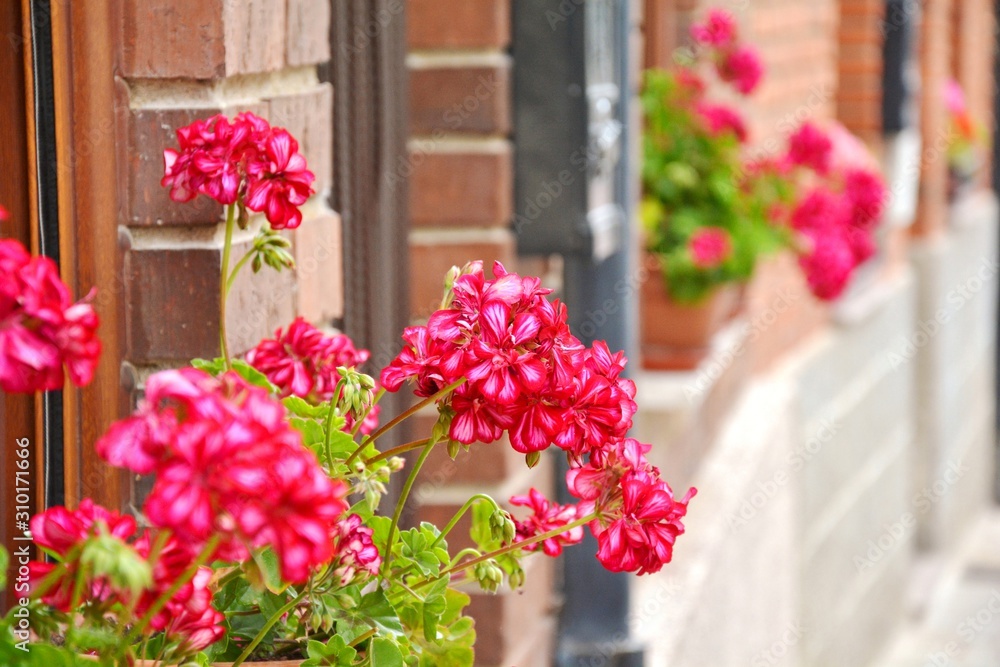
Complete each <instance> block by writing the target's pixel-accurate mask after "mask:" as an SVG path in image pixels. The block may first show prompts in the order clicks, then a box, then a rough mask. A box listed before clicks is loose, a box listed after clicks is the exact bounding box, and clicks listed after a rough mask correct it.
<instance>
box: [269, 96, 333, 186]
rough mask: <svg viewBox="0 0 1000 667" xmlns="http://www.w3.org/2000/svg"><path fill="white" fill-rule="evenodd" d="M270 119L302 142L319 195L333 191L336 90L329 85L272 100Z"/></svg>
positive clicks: (302, 149) (302, 150)
mask: <svg viewBox="0 0 1000 667" xmlns="http://www.w3.org/2000/svg"><path fill="white" fill-rule="evenodd" d="M268 102H269V111H268V120H269V121H270V123H271V124H272V125H274V126H277V127H284V128H285V129H287V130H288V131H289V132H291V133H292V136H294V137H295V138H296V139H298V142H299V150H300V151H301V152H302V155H303V156H305V158H306V163H307V164H308V165H309V169H311V170H312V172H313V173H314V174H316V182H315V183H314V184H313V187H314V188H315V190H316V191H317V192H324V191H326V190H329V189H330V187H331V186H332V178H333V88H332V87H331V86H330V85H329V84H326V83H321V84H318V85H316V86H315V87H312V88H308V89H305V90H301V91H297V92H295V93H292V94H288V95H281V96H280V97H272V98H271V99H270V100H269V101H268Z"/></svg>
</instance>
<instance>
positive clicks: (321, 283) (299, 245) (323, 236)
mask: <svg viewBox="0 0 1000 667" xmlns="http://www.w3.org/2000/svg"><path fill="white" fill-rule="evenodd" d="M293 250H294V253H295V264H296V266H295V275H296V289H297V292H296V294H297V296H298V299H297V304H296V305H297V308H296V309H297V311H298V314H299V315H302V316H303V317H304V318H306V319H307V320H309V321H310V322H324V323H328V322H331V321H333V320H334V319H336V318H339V317H340V316H342V315H343V313H344V263H343V245H342V239H341V227H340V216H339V215H337V214H336V213H333V212H331V213H330V214H329V215H323V216H320V217H315V218H307V219H306V220H304V221H303V222H302V224H301V225H300V226H299V228H298V229H296V230H295V245H294V248H293Z"/></svg>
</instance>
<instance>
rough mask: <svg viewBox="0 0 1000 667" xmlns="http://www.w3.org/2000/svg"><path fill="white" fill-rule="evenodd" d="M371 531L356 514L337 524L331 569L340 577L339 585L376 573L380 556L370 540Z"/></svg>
mask: <svg viewBox="0 0 1000 667" xmlns="http://www.w3.org/2000/svg"><path fill="white" fill-rule="evenodd" d="M372 533H373V531H372V529H371V528H369V527H368V526H365V525H364V524H363V523H362V521H361V517H360V516H358V515H357V514H352V515H350V516H349V517H347V518H346V519H343V520H342V521H341V522H340V523H339V524H338V525H337V535H336V538H335V546H334V557H333V571H334V574H336V575H337V576H338V577H339V578H340V585H341V586H347V585H348V584H350V583H352V582H354V581H357V580H360V579H364V578H366V577H374V576H376V575H377V574H378V570H379V567H381V566H382V557H381V556H380V555H379V552H378V547H376V546H375V543H374V542H372Z"/></svg>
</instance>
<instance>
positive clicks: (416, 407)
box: [346, 378, 466, 465]
mask: <svg viewBox="0 0 1000 667" xmlns="http://www.w3.org/2000/svg"><path fill="white" fill-rule="evenodd" d="M465 382H466V378H462V379H461V380H456V381H455V382H452V383H451V384H450V385H448V386H447V387H445V388H444V389H442V390H441V391H439V392H437V393H436V394H434V395H433V396H428V397H427V398H425V399H424V400H422V401H420V402H419V403H417V404H416V405H414V406H413V407H411V408H410V409H409V410H406V411H405V412H402V413H400V414H399V415H398V416H397V417H396V418H395V419H393V420H392V421H390V422H389V423H388V424H386V425H385V426H383V427H382V428H380V429H379V430H377V431H375V432H374V433H372V434H371V435H369V436H368V437H367V438H365V439H364V440H363V441H362V442H361V444H360V445H358V448H357V449H355V450H354V453H353V454H351V455H350V456H349V457H347V461H346V463H347V465H350V464H351V462H352V461H354V459H356V458H358V456H359V455H360V454H361V452H362V451H364V448H365V447H367V446H368V445H369V444H371V443H373V442H375V441H376V440H378V439H379V438H381V437H382V436H383V435H385V433H386V432H387V431H388V430H389V429H391V428H393V427H394V426H396V425H397V424H399V423H400V422H401V421H403V420H405V419H408V418H409V417H412V416H413V415H415V414H416V413H418V412H420V410H422V409H423V408H424V407H425V406H428V405H430V404H431V403H433V402H434V401H436V400H438V399H439V398H442V397H443V396H446V395H447V394H448V393H449V392H451V391H454V390H455V389H458V388H459V387H461V386H462V385H463V384H465Z"/></svg>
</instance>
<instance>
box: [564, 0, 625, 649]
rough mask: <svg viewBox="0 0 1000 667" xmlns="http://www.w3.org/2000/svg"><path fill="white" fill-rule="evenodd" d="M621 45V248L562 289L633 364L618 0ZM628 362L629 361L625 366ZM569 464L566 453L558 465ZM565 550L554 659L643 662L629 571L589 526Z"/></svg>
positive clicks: (589, 326)
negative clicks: (610, 557) (632, 618)
mask: <svg viewBox="0 0 1000 667" xmlns="http://www.w3.org/2000/svg"><path fill="white" fill-rule="evenodd" d="M615 12H616V19H617V20H616V21H615V25H616V34H615V35H614V36H613V39H614V42H615V45H616V49H617V51H618V58H617V68H616V69H617V71H616V75H617V78H618V83H619V86H620V90H621V95H620V100H619V103H618V120H619V121H620V122H621V124H622V128H623V129H622V136H621V138H620V142H621V144H620V145H621V150H622V152H621V157H620V158H619V160H618V164H617V166H616V170H615V190H616V196H615V203H616V204H617V205H618V206H619V207H620V209H621V215H622V217H623V220H624V224H622V225H620V226H619V227H618V234H619V238H618V244H617V251H616V252H615V253H614V254H612V255H611V256H609V257H608V258H606V259H604V260H603V261H596V262H595V261H594V260H593V259H591V258H590V257H585V256H580V255H567V256H566V258H565V270H564V293H565V299H566V303H567V305H568V306H569V311H570V321H569V324H570V327H571V328H572V330H573V331H574V333H576V335H577V336H578V337H579V338H580V339H581V341H583V343H584V344H590V343H592V342H593V341H595V340H604V341H607V343H608V346H609V347H610V348H611V349H612V350H624V351H625V353H626V355H627V356H629V357H630V358H631V359H632V360H633V363H632V366H631V367H633V368H634V367H635V363H636V361H637V359H635V358H634V356H635V355H634V352H635V350H636V346H635V340H636V319H637V301H638V300H637V294H636V286H635V284H634V281H632V280H630V279H629V273H630V270H631V267H634V266H635V261H634V258H633V257H632V254H633V245H634V238H633V233H632V225H631V220H632V217H633V213H634V211H633V208H634V207H633V196H634V185H633V183H632V178H633V177H634V174H633V173H632V169H631V167H632V159H633V150H632V149H633V146H634V144H633V136H632V135H633V134H634V133H635V132H636V131H637V130H638V128H634V127H632V126H631V125H630V115H629V112H630V103H631V99H630V98H631V95H632V91H633V90H634V87H633V83H634V82H633V81H632V80H631V68H630V63H629V58H630V52H629V49H628V45H629V38H630V34H629V33H630V30H631V16H630V12H629V3H628V2H626V1H618V2H615ZM627 372H628V369H626V374H627ZM564 472H565V461H564V460H562V459H561V467H560V473H564ZM557 488H558V489H560V494H561V497H560V501H561V502H573V501H574V500H575V499H574V498H571V497H569V492H568V491H567V490H566V488H565V484H557ZM563 553H564V571H563V582H564V585H563V607H562V614H561V616H560V641H559V648H558V655H557V658H556V663H557V665H558V666H559V667H583V666H587V667H591V666H593V667H601V666H606V667H642V664H643V660H644V651H643V649H642V647H641V646H640V645H638V644H637V643H636V642H635V641H634V639H633V638H631V637H630V635H629V628H628V622H627V619H628V615H629V583H630V580H631V575H629V574H623V573H613V572H608V571H607V570H605V569H604V567H603V566H602V565H601V564H600V562H598V560H597V559H596V558H595V557H594V554H596V553H597V541H596V540H595V539H594V538H593V537H592V536H591V535H590V534H589V533H587V534H586V537H585V538H584V542H583V544H580V545H578V546H577V547H575V548H572V549H567V550H566V551H565V552H563Z"/></svg>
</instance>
